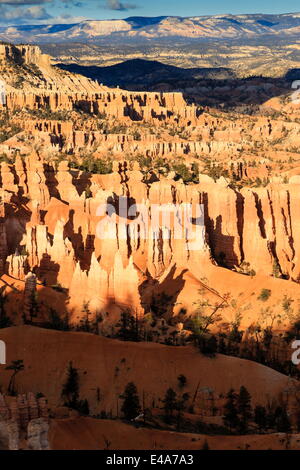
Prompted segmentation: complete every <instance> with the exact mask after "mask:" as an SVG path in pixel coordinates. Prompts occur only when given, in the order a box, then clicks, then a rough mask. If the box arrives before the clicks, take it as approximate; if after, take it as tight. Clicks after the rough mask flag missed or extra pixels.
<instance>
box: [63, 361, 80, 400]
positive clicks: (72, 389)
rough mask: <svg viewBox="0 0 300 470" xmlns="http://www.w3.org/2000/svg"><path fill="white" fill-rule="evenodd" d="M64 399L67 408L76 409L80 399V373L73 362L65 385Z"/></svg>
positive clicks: (70, 364)
mask: <svg viewBox="0 0 300 470" xmlns="http://www.w3.org/2000/svg"><path fill="white" fill-rule="evenodd" d="M61 396H62V398H63V399H64V400H65V404H66V406H69V407H70V408H74V409H75V408H76V407H77V404H78V399H79V376H78V371H77V369H75V367H73V364H72V362H71V361H70V362H69V365H68V370H67V381H66V383H65V384H64V385H63V388H62V392H61Z"/></svg>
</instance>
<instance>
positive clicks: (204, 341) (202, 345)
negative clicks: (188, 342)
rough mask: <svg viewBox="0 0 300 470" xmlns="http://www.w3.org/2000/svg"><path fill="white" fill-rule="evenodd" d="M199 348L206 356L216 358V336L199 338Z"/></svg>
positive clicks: (201, 336) (200, 336)
mask: <svg viewBox="0 0 300 470" xmlns="http://www.w3.org/2000/svg"><path fill="white" fill-rule="evenodd" d="M198 347H199V350H200V352H201V353H202V354H204V355H205V356H210V357H214V356H215V355H216V352H217V349H218V342H217V339H216V337H215V336H214V335H211V336H209V337H207V336H206V335H202V334H201V335H199V337H198Z"/></svg>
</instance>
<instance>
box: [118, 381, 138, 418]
mask: <svg viewBox="0 0 300 470" xmlns="http://www.w3.org/2000/svg"><path fill="white" fill-rule="evenodd" d="M120 398H122V399H123V405H122V408H121V411H122V413H123V414H124V416H125V419H127V420H128V421H130V420H133V419H134V418H136V417H137V416H138V415H139V413H140V411H141V407H140V400H139V397H138V393H137V388H136V386H135V384H134V383H133V382H129V383H128V384H127V386H126V388H125V391H124V393H123V394H122V395H121V396H120Z"/></svg>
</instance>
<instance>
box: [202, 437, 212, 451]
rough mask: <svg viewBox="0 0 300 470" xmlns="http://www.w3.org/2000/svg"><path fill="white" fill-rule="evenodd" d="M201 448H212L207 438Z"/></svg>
mask: <svg viewBox="0 0 300 470" xmlns="http://www.w3.org/2000/svg"><path fill="white" fill-rule="evenodd" d="M201 450H210V448H209V445H208V442H207V439H205V441H204V443H203V446H202V449H201Z"/></svg>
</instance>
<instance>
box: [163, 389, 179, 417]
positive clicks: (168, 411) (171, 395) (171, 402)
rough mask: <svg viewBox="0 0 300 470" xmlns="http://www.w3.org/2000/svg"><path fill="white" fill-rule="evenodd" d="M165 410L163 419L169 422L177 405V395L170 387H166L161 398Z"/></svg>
mask: <svg viewBox="0 0 300 470" xmlns="http://www.w3.org/2000/svg"><path fill="white" fill-rule="evenodd" d="M162 402H163V403H164V410H165V421H166V423H170V422H171V420H172V417H173V412H174V410H176V407H177V395H176V392H174V390H173V389H172V388H168V390H167V392H166V395H165V398H164V399H163V400H162Z"/></svg>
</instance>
